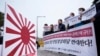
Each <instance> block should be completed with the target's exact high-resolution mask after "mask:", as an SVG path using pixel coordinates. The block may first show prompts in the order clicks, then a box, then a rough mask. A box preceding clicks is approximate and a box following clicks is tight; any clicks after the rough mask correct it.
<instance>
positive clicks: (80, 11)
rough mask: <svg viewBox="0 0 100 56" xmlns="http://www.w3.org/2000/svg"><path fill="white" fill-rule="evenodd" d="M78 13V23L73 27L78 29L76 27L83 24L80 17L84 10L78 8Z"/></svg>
mask: <svg viewBox="0 0 100 56" xmlns="http://www.w3.org/2000/svg"><path fill="white" fill-rule="evenodd" d="M78 11H79V18H78V20H80V23H78V24H75V26H74V27H78V26H81V25H83V24H84V22H82V21H81V20H82V15H83V12H84V11H85V8H79V9H78Z"/></svg>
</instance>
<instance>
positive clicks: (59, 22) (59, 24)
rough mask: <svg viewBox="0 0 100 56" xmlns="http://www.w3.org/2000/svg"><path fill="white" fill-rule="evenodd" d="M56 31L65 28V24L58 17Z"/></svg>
mask: <svg viewBox="0 0 100 56" xmlns="http://www.w3.org/2000/svg"><path fill="white" fill-rule="evenodd" d="M58 29H59V30H58V31H65V30H66V28H65V25H64V24H63V23H62V19H59V20H58Z"/></svg>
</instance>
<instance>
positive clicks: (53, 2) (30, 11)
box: [0, 0, 93, 38]
mask: <svg viewBox="0 0 100 56" xmlns="http://www.w3.org/2000/svg"><path fill="white" fill-rule="evenodd" d="M92 1H93V0H84V1H83V0H0V11H1V12H4V13H5V3H6V4H10V5H11V6H12V7H13V8H15V10H16V11H18V12H20V13H21V14H22V15H23V16H24V17H26V18H28V20H30V21H32V23H34V24H35V29H37V28H36V26H37V16H45V17H38V36H39V37H40V38H42V37H43V36H42V35H43V25H44V24H45V23H47V24H48V25H50V24H57V23H58V22H57V21H58V19H63V20H64V18H65V17H67V16H69V14H70V12H74V13H75V15H78V8H80V7H84V8H85V9H88V8H90V6H91V5H92Z"/></svg>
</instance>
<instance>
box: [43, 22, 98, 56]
mask: <svg viewBox="0 0 100 56" xmlns="http://www.w3.org/2000/svg"><path fill="white" fill-rule="evenodd" d="M94 33H95V32H94V27H93V23H89V24H86V25H83V26H79V27H76V28H73V29H70V30H68V31H63V32H58V33H54V34H51V35H47V36H44V49H45V50H49V51H56V52H62V53H66V54H74V55H76V56H97V49H96V40H95V34H94Z"/></svg>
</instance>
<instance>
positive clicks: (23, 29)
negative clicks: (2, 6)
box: [5, 5, 36, 56]
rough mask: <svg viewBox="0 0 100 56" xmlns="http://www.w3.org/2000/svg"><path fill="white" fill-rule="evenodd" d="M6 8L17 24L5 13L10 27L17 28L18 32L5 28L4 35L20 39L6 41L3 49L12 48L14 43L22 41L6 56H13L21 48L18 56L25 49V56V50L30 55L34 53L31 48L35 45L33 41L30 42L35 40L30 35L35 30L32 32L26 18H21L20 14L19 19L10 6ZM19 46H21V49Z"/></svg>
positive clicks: (31, 26) (31, 25)
mask: <svg viewBox="0 0 100 56" xmlns="http://www.w3.org/2000/svg"><path fill="white" fill-rule="evenodd" d="M8 8H9V9H10V11H11V13H12V14H13V16H14V17H15V19H16V21H17V22H18V23H19V24H17V23H16V21H14V20H13V18H12V17H11V16H10V14H8V13H7V20H8V21H9V22H10V23H11V24H12V25H14V26H15V27H16V28H18V29H19V30H20V32H18V31H17V30H16V29H12V28H10V27H6V33H10V34H16V35H20V37H17V38H14V39H11V40H7V41H6V43H5V48H7V47H10V46H12V45H13V44H14V43H16V42H17V41H19V40H22V41H21V42H20V43H19V44H18V45H17V46H16V47H14V49H12V50H11V51H10V52H9V53H8V55H7V56H14V55H15V54H16V52H17V51H18V49H19V48H21V49H20V52H19V54H18V56H20V55H22V52H23V50H24V49H25V52H24V53H25V54H28V52H27V50H29V52H30V53H32V52H34V53H35V49H34V47H33V46H35V45H36V43H35V42H34V41H32V40H33V39H34V40H35V37H34V36H31V34H33V33H35V30H32V28H34V24H31V22H30V21H27V19H26V18H23V17H22V15H21V14H19V17H18V16H17V13H16V11H15V10H14V9H13V8H12V7H11V6H9V5H8ZM29 26H30V27H29ZM31 43H32V44H31ZM21 45H22V47H21ZM24 47H25V48H24ZM31 49H32V50H31Z"/></svg>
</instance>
